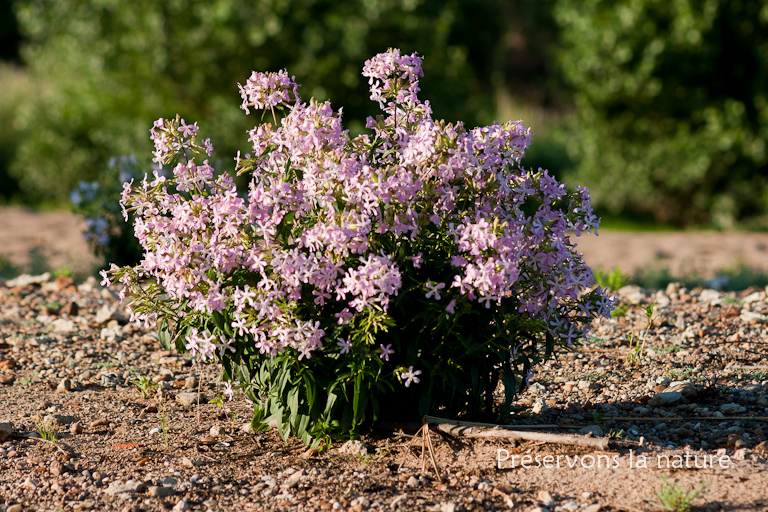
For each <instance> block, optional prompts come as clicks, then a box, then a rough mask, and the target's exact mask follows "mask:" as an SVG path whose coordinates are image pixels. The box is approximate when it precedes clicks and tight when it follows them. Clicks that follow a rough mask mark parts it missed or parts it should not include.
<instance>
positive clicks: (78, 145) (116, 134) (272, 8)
mask: <svg viewBox="0 0 768 512" xmlns="http://www.w3.org/2000/svg"><path fill="white" fill-rule="evenodd" d="M503 3H504V2H503V0H476V1H473V2H462V1H459V0H449V1H443V0H350V1H348V2H336V1H331V0H205V1H203V0H168V1H164V2H155V1H150V0H23V1H21V0H20V1H18V2H17V3H16V13H17V17H18V20H19V25H20V27H21V29H22V33H23V35H24V36H25V38H26V40H27V41H28V44H26V45H25V47H24V48H23V50H22V54H23V57H24V60H25V62H26V63H27V65H28V67H29V71H30V73H31V76H32V81H33V83H35V84H36V87H35V89H34V90H31V91H28V94H27V98H26V101H24V102H23V104H22V105H21V106H20V108H19V115H18V123H19V126H20V127H21V130H22V134H21V135H22V137H23V138H22V141H21V143H20V145H19V146H18V150H17V152H16V156H15V160H14V162H13V164H12V167H11V173H12V175H13V176H15V177H16V179H18V180H19V183H20V185H21V187H22V189H23V190H24V191H25V193H26V194H27V197H28V198H31V199H36V200H41V199H48V200H63V199H64V198H66V196H67V194H69V192H70V190H72V189H73V188H74V187H75V185H76V184H77V182H78V181H80V180H93V179H96V177H97V175H98V173H99V172H100V171H101V170H102V169H104V168H105V167H106V162H107V161H108V160H109V158H110V157H111V156H115V155H124V154H128V153H136V154H137V156H139V158H143V157H145V156H148V155H150V151H151V145H150V143H149V138H148V130H149V128H150V127H151V124H152V121H153V120H154V119H156V118H158V117H161V116H162V117H170V116H173V115H175V114H176V113H177V112H178V113H179V114H181V115H182V117H184V118H185V119H186V120H187V121H190V122H191V121H199V124H200V126H201V127H202V133H203V135H204V136H209V137H211V139H212V141H213V143H214V146H215V147H216V152H215V153H214V158H216V157H220V158H223V159H226V161H227V162H229V161H230V159H232V158H233V156H234V154H235V152H236V150H237V149H241V150H245V151H247V149H248V144H247V135H246V133H245V132H246V130H247V129H248V128H249V127H250V126H252V125H253V123H252V121H251V120H249V119H248V118H247V117H246V116H245V114H244V113H243V112H242V111H240V110H239V109H238V105H239V101H240V100H239V95H238V90H237V85H236V84H237V82H240V83H244V82H245V80H246V79H247V77H248V76H249V74H250V71H251V70H278V69H280V68H287V69H288V72H289V73H290V74H292V75H295V76H296V79H297V81H298V82H299V83H301V84H303V87H302V89H301V90H300V93H301V94H302V96H303V97H304V98H305V99H309V97H310V96H315V97H316V98H318V99H330V100H331V101H332V104H333V105H334V107H335V108H339V107H344V118H345V123H346V125H347V127H349V128H351V129H352V131H353V132H354V131H361V130H362V128H363V122H364V119H365V117H366V116H367V115H369V114H372V113H375V105H374V104H373V103H372V102H370V101H369V100H368V92H367V83H366V81H365V80H364V79H363V78H362V77H361V76H360V71H361V69H362V66H363V63H364V61H365V60H366V59H368V58H370V57H371V56H373V55H374V54H375V53H378V52H381V51H385V50H386V49H387V48H388V47H399V48H401V50H403V52H413V51H417V52H419V54H420V55H422V56H424V68H425V69H424V72H425V78H424V80H423V83H422V97H423V98H425V99H429V100H430V101H431V102H432V104H433V108H434V111H435V115H436V116H439V117H443V118H446V119H449V120H457V119H463V120H465V121H467V122H468V123H470V124H471V123H476V122H486V121H487V120H489V119H490V118H491V117H492V113H493V87H492V84H491V83H490V80H489V79H488V78H484V77H489V76H492V75H493V73H492V72H491V71H489V70H491V69H493V68H494V67H495V66H498V65H499V63H502V64H503V59H500V58H499V52H502V51H503V47H502V46H500V43H499V42H500V41H501V39H502V38H501V35H502V34H503V33H504V31H505V22H504V18H503V16H500V15H497V13H499V12H500V8H499V6H500V5H502V4H503ZM148 161H149V158H147V159H146V160H145V164H146V163H148Z"/></svg>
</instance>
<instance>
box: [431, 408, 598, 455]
mask: <svg viewBox="0 0 768 512" xmlns="http://www.w3.org/2000/svg"><path fill="white" fill-rule="evenodd" d="M422 421H423V422H424V423H425V424H429V425H434V426H435V428H436V429H437V430H438V431H440V432H444V433H446V434H450V435H453V436H457V437H458V436H464V437H474V438H504V439H514V440H522V441H541V442H545V443H554V444H569V445H575V446H585V447H589V448H596V449H598V450H606V449H607V448H608V443H609V441H608V439H607V438H595V437H586V436H576V435H570V434H548V433H545V432H527V431H520V430H510V429H509V427H511V426H512V427H515V428H517V426H513V425H493V424H489V423H477V422H467V421H464V422H462V421H457V420H447V419H443V418H436V417H434V416H424V418H423V419H422ZM526 427H529V428H530V427H531V426H529V425H526ZM536 427H537V428H557V425H536ZM488 428H490V429H489V430H486V429H488ZM480 429H482V430H480Z"/></svg>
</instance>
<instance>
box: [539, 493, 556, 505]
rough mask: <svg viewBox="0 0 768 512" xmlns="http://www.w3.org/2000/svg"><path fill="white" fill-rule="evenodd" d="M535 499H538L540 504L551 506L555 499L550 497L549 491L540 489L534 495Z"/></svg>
mask: <svg viewBox="0 0 768 512" xmlns="http://www.w3.org/2000/svg"><path fill="white" fill-rule="evenodd" d="M536 499H538V500H539V501H540V502H541V504H542V505H543V506H545V507H551V506H553V505H554V504H555V500H553V499H552V495H551V494H550V493H549V491H545V490H541V491H539V494H538V495H537V496H536Z"/></svg>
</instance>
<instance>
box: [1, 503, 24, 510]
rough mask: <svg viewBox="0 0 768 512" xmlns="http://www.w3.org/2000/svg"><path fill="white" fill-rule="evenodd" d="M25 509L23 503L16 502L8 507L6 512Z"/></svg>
mask: <svg viewBox="0 0 768 512" xmlns="http://www.w3.org/2000/svg"><path fill="white" fill-rule="evenodd" d="M22 510H24V508H23V507H22V506H21V503H16V504H14V505H9V506H8V508H7V509H5V512H21V511H22Z"/></svg>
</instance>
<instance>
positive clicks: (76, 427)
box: [69, 421, 83, 436]
mask: <svg viewBox="0 0 768 512" xmlns="http://www.w3.org/2000/svg"><path fill="white" fill-rule="evenodd" d="M69 433H70V434H72V435H73V436H76V435H79V434H82V433H83V424H82V423H80V422H79V421H76V422H74V423H73V424H72V425H70V426H69Z"/></svg>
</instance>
